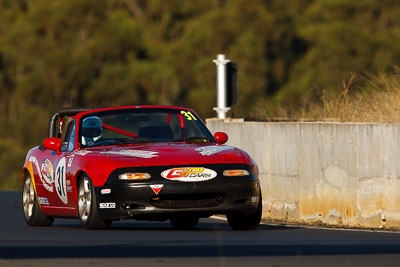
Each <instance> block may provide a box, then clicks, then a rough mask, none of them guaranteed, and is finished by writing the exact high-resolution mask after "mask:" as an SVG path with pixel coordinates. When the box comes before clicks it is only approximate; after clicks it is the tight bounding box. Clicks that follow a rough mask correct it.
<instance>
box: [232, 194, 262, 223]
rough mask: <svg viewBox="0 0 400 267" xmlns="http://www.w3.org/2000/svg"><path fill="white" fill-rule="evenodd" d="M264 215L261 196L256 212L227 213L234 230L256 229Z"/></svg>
mask: <svg viewBox="0 0 400 267" xmlns="http://www.w3.org/2000/svg"><path fill="white" fill-rule="evenodd" d="M261 215H262V199H261V196H260V199H259V204H258V209H257V211H256V212H254V213H250V214H243V213H238V212H234V213H230V214H227V215H226V218H227V219H228V223H229V226H230V227H231V228H232V229H233V230H253V229H256V228H257V227H258V226H259V225H260V222H261Z"/></svg>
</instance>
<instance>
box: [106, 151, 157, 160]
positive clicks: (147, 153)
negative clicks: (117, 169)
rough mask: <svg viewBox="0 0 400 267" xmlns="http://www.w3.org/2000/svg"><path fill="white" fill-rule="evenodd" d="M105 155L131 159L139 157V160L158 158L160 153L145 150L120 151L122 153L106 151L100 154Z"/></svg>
mask: <svg viewBox="0 0 400 267" xmlns="http://www.w3.org/2000/svg"><path fill="white" fill-rule="evenodd" d="M100 153H103V154H113V155H121V156H130V157H137V158H145V159H149V158H154V157H158V155H157V154H158V152H154V151H145V150H120V151H106V152H100Z"/></svg>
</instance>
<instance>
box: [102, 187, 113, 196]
mask: <svg viewBox="0 0 400 267" xmlns="http://www.w3.org/2000/svg"><path fill="white" fill-rule="evenodd" d="M100 193H101V194H102V195H108V194H111V189H110V188H104V189H101V191H100Z"/></svg>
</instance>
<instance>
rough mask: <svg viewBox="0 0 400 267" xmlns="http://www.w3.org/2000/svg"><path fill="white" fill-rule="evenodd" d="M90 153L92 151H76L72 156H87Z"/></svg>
mask: <svg viewBox="0 0 400 267" xmlns="http://www.w3.org/2000/svg"><path fill="white" fill-rule="evenodd" d="M90 153H92V151H89V150H78V151H76V152H75V153H74V155H80V156H85V155H87V154H90Z"/></svg>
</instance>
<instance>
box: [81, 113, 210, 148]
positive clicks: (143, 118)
mask: <svg viewBox="0 0 400 267" xmlns="http://www.w3.org/2000/svg"><path fill="white" fill-rule="evenodd" d="M80 142H81V147H92V146H102V145H113V144H126V143H146V142H215V139H214V138H213V136H212V135H211V133H210V132H209V131H208V129H207V128H206V126H205V125H204V124H203V122H202V121H201V120H200V119H199V118H198V117H197V116H196V115H195V114H194V113H193V112H190V111H188V110H179V109H162V108H142V109H140V108H132V109H120V110H107V111H102V112H93V113H90V114H87V115H86V116H84V117H82V118H81V123H80Z"/></svg>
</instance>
